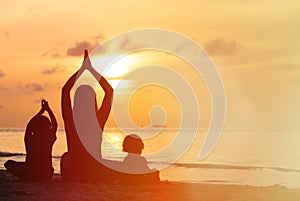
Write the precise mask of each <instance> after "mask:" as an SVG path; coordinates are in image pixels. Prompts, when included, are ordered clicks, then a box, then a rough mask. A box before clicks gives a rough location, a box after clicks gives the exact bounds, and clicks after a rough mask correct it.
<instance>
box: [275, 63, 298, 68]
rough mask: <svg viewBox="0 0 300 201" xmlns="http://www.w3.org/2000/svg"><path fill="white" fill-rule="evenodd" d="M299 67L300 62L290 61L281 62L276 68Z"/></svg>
mask: <svg viewBox="0 0 300 201" xmlns="http://www.w3.org/2000/svg"><path fill="white" fill-rule="evenodd" d="M299 67H300V65H299V64H295V63H290V62H285V63H281V64H279V65H277V66H276V68H277V69H280V70H295V69H299Z"/></svg>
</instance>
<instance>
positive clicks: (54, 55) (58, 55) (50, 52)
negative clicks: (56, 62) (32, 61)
mask: <svg viewBox="0 0 300 201" xmlns="http://www.w3.org/2000/svg"><path fill="white" fill-rule="evenodd" d="M41 56H42V57H48V56H49V57H53V58H57V57H61V56H62V55H61V54H60V53H58V52H54V51H46V52H44V53H43V54H42V55H41Z"/></svg>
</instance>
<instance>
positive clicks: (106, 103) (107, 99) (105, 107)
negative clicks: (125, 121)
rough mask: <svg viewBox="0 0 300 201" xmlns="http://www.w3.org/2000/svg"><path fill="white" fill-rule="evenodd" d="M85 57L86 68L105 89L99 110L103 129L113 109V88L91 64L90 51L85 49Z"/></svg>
mask: <svg viewBox="0 0 300 201" xmlns="http://www.w3.org/2000/svg"><path fill="white" fill-rule="evenodd" d="M84 57H85V65H86V69H88V70H89V71H90V72H91V74H92V75H93V76H94V77H95V78H96V79H97V80H98V82H99V84H100V86H101V87H102V89H103V90H104V93H105V95H104V98H103V101H102V104H101V107H100V108H99V110H97V118H98V122H99V125H100V127H101V129H102V130H103V129H104V126H105V123H106V121H107V119H108V116H109V113H110V110H111V105H112V101H113V92H114V90H113V88H112V87H111V86H110V84H109V83H108V82H107V80H106V79H105V78H104V77H103V76H101V75H100V74H99V73H98V72H97V71H96V70H95V69H94V68H93V67H92V65H91V62H90V59H89V57H88V51H87V50H85V51H84Z"/></svg>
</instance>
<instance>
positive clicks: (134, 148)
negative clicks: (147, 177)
mask: <svg viewBox="0 0 300 201" xmlns="http://www.w3.org/2000/svg"><path fill="white" fill-rule="evenodd" d="M143 149H144V143H143V141H142V139H141V138H140V137H139V136H138V135H135V134H130V135H127V136H126V137H125V138H124V141H123V151H125V152H127V153H128V155H127V156H126V157H125V158H124V160H123V162H122V169H123V170H124V172H127V173H132V174H142V173H147V172H151V169H150V168H149V166H148V164H147V160H146V158H145V157H143V156H141V154H142V150H143Z"/></svg>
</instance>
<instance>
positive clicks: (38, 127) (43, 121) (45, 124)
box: [30, 115, 51, 134]
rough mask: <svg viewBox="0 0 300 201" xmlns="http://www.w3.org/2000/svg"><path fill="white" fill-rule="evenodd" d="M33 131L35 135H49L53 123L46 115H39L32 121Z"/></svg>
mask: <svg viewBox="0 0 300 201" xmlns="http://www.w3.org/2000/svg"><path fill="white" fill-rule="evenodd" d="M30 128H31V131H32V132H33V133H35V134H40V133H47V132H49V130H50V128H51V122H50V120H49V119H48V117H46V116H44V115H37V116H35V117H33V118H32V119H31V120H30Z"/></svg>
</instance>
